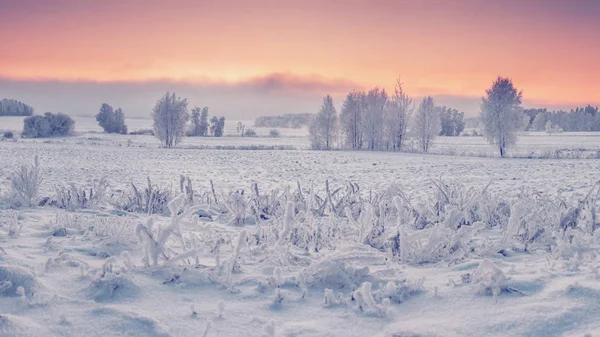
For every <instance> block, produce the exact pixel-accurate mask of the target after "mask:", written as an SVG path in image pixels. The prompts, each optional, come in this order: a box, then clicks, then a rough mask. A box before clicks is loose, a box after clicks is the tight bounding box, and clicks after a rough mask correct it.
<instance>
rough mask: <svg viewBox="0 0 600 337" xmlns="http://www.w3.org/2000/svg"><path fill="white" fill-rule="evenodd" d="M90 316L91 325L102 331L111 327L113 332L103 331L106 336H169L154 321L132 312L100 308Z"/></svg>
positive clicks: (92, 311)
mask: <svg viewBox="0 0 600 337" xmlns="http://www.w3.org/2000/svg"><path fill="white" fill-rule="evenodd" d="M90 314H91V316H92V317H93V318H92V321H93V322H94V323H93V324H99V326H102V327H103V328H104V329H106V327H112V330H113V331H110V330H111V329H110V328H109V329H108V330H105V332H104V333H106V335H113V336H115V335H119V336H121V335H123V333H124V332H135V333H134V334H135V335H136V336H156V337H163V336H164V337H167V336H170V335H169V334H168V333H167V332H166V331H165V329H164V328H163V327H162V326H161V324H160V323H158V322H157V321H156V320H155V319H153V318H151V317H147V316H142V315H139V314H136V313H134V312H129V311H122V310H118V309H114V308H107V307H102V308H96V309H93V310H91V311H90ZM104 333H103V334H104ZM132 335H133V334H132Z"/></svg>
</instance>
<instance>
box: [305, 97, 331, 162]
mask: <svg viewBox="0 0 600 337" xmlns="http://www.w3.org/2000/svg"><path fill="white" fill-rule="evenodd" d="M336 129H337V111H336V110H335V106H334V105H333V99H332V98H331V96H329V95H327V96H326V97H325V98H323V104H322V105H321V108H320V109H319V112H318V113H317V115H316V116H315V117H314V118H313V120H312V121H311V124H310V126H309V134H310V139H311V146H312V148H313V149H315V150H330V149H332V148H333V146H334V139H335V136H336V131H337V130H336Z"/></svg>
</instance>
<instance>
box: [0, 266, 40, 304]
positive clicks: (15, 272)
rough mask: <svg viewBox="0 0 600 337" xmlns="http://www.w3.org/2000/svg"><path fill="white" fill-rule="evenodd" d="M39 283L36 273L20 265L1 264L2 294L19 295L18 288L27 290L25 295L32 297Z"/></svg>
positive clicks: (0, 288) (0, 293)
mask: <svg viewBox="0 0 600 337" xmlns="http://www.w3.org/2000/svg"><path fill="white" fill-rule="evenodd" d="M36 285H37V281H36V277H35V275H34V274H33V273H32V272H30V271H29V270H27V269H25V268H23V267H19V266H0V296H18V294H17V288H19V287H22V288H23V289H24V290H25V296H27V297H31V296H33V293H34V292H35V288H36Z"/></svg>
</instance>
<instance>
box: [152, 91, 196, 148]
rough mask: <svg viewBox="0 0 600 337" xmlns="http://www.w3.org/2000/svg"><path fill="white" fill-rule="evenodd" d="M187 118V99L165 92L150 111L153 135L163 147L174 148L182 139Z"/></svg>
mask: <svg viewBox="0 0 600 337" xmlns="http://www.w3.org/2000/svg"><path fill="white" fill-rule="evenodd" d="M189 118H190V115H189V113H188V109H187V99H185V98H181V97H177V96H175V93H172V94H170V93H168V92H167V93H166V94H165V95H164V96H163V97H161V99H159V100H158V101H157V102H156V105H155V106H154V109H153V110H152V120H153V121H154V134H155V135H156V137H157V138H158V139H159V140H160V142H161V144H162V145H163V146H164V147H169V148H171V147H174V146H176V145H177V144H178V143H179V142H180V141H181V139H182V138H183V136H184V134H185V125H186V123H187V121H188V119H189Z"/></svg>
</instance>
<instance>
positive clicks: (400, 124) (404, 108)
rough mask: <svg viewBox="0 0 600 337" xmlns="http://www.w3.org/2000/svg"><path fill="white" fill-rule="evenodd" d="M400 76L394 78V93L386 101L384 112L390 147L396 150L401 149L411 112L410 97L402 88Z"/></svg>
mask: <svg viewBox="0 0 600 337" xmlns="http://www.w3.org/2000/svg"><path fill="white" fill-rule="evenodd" d="M402 84H403V83H402V81H401V80H400V78H398V79H397V80H396V85H395V88H394V95H393V96H392V99H391V100H390V101H389V102H388V107H387V113H386V122H385V124H386V127H387V128H388V132H387V134H388V136H389V137H390V142H391V145H392V149H393V150H394V151H398V150H400V149H402V143H403V142H404V140H405V138H406V131H407V129H408V125H409V123H410V119H411V116H412V112H413V109H414V108H413V104H412V99H411V98H410V97H408V95H407V94H406V92H405V91H404V89H403V88H402Z"/></svg>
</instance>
